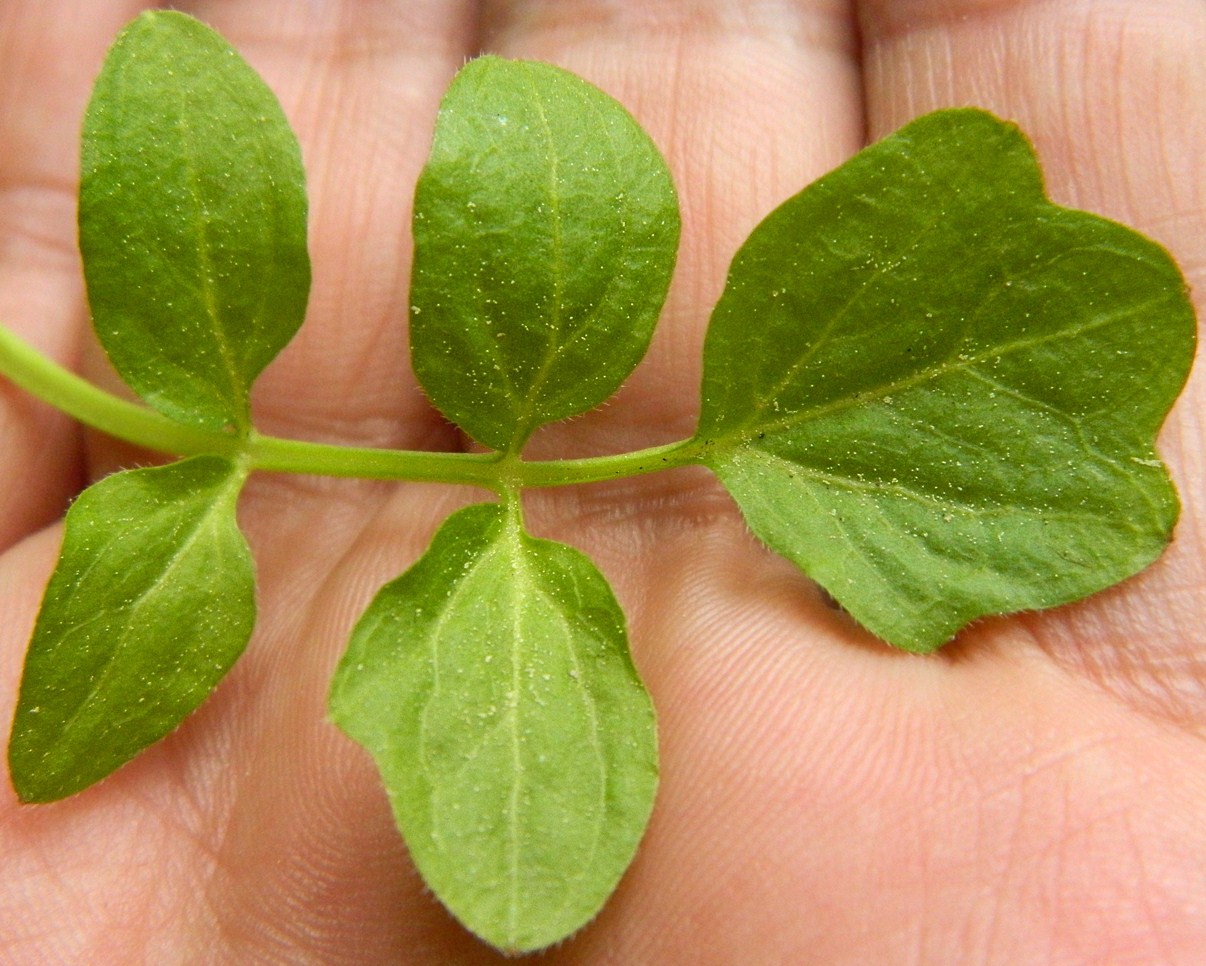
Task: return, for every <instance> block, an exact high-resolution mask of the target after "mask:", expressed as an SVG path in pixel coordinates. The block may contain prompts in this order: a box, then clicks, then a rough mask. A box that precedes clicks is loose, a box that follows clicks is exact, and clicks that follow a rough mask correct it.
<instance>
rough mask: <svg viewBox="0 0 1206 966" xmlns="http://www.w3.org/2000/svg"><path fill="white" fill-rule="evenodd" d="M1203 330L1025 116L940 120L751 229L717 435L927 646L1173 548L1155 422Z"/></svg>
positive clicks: (790, 529) (749, 488)
mask: <svg viewBox="0 0 1206 966" xmlns="http://www.w3.org/2000/svg"><path fill="white" fill-rule="evenodd" d="M986 171H987V172H991V176H990V177H988V178H980V179H977V178H975V177H971V176H969V172H986ZM805 306H808V307H812V308H815V310H816V312H815V315H814V316H812V317H810V316H809V315H808V312H807V310H806V308H805ZM1194 328H1195V322H1194V318H1193V312H1192V309H1191V308H1190V307H1189V305H1188V302H1187V300H1186V297H1185V287H1184V282H1183V280H1182V279H1181V276H1180V273H1179V271H1178V270H1177V269H1176V267H1175V265H1174V264H1173V263H1172V261H1171V260H1170V259H1169V258H1168V256H1167V254H1166V253H1165V252H1164V251H1163V250H1162V249H1160V248H1159V247H1158V246H1157V245H1155V244H1154V243H1152V242H1150V241H1148V240H1147V239H1144V238H1143V237H1142V236H1139V235H1138V234H1136V233H1134V232H1131V231H1130V230H1129V229H1126V228H1124V227H1122V226H1120V225H1117V224H1115V223H1113V222H1109V221H1107V220H1105V219H1102V218H1098V217H1096V216H1093V215H1090V214H1087V213H1085V212H1078V211H1073V210H1070V209H1064V208H1060V207H1058V206H1056V205H1054V204H1053V203H1051V202H1050V201H1049V200H1048V199H1047V198H1046V196H1045V194H1044V192H1043V188H1042V181H1041V174H1040V172H1039V169H1038V166H1037V162H1036V160H1035V158H1034V154H1033V150H1032V149H1031V148H1030V146H1029V144H1028V143H1027V142H1026V141H1025V139H1024V138H1023V137H1022V136H1021V135H1020V134H1019V133H1018V132H1017V130H1016V129H1015V128H1014V127H1012V126H1011V125H1007V124H1004V123H1003V122H1000V121H998V120H997V119H995V118H992V117H991V116H990V115H987V114H984V113H983V112H979V111H966V110H964V111H953V112H940V113H938V114H934V115H927V116H926V117H923V118H921V119H919V120H918V121H915V122H913V124H910V125H908V126H906V128H904V129H902V131H900V132H898V134H897V135H894V136H893V137H891V138H888V139H886V140H885V141H883V142H880V143H879V144H877V145H874V146H872V147H871V148H868V149H866V150H865V151H864V152H862V153H861V154H860V155H858V156H856V158H855V159H852V161H851V162H849V163H848V164H847V165H844V166H843V167H842V168H839V169H838V170H837V171H835V172H833V173H832V174H830V175H828V176H826V177H825V178H823V179H821V181H819V182H817V183H816V184H815V185H813V186H810V187H809V188H808V189H806V190H805V191H804V192H803V193H801V194H800V195H798V196H796V198H794V199H791V200H789V201H788V202H787V203H785V204H784V205H783V206H782V207H781V208H780V209H779V210H778V211H776V212H774V213H772V215H771V216H769V217H768V218H767V219H766V221H764V222H763V224H762V225H761V226H759V228H757V229H755V232H754V234H753V235H751V238H750V240H749V241H748V242H747V244H746V246H744V247H743V249H742V251H741V252H739V254H738V256H737V258H736V259H735V260H734V264H733V269H732V271H731V273H730V279H729V284H728V286H727V287H726V292H725V295H724V296H722V298H721V301H720V303H719V304H718V305H717V309H716V312H715V314H714V316H713V322H712V327H710V329H709V334H708V339H707V342H706V345H705V377H704V390H703V394H704V404H703V411H702V414H701V420H700V429H699V437H698V438H700V439H703V440H712V441H715V445H714V447H713V450H712V452H711V454H710V455H709V456H708V457H707V462H708V463H709V465H710V466H711V467H712V468H713V470H714V471H715V472H717V474H718V475H719V476H720V477H721V479H722V481H723V482H724V483H725V485H726V487H727V488H728V489H729V490H730V492H731V493H732V494H733V495H734V497H735V498H736V499H737V501H738V503H739V504H740V505H741V506H742V510H743V513H744V514H745V516H746V519H747V522H748V523H749V524H750V526H751V529H753V531H754V532H755V534H757V535H758V536H759V538H760V539H762V540H763V541H764V542H765V543H767V544H768V545H769V546H771V547H772V548H773V549H775V550H776V551H777V552H779V553H781V554H783V555H784V556H787V557H788V558H789V559H792V560H794V561H795V562H796V563H797V564H798V565H799V566H801V568H802V569H804V570H805V572H807V573H808V574H809V575H810V576H812V577H813V578H814V579H816V580H818V582H820V583H821V584H822V585H823V586H825V587H826V589H827V590H829V592H830V593H831V594H833V596H834V597H835V598H836V599H837V600H838V601H839V602H840V603H842V604H843V606H845V607H846V609H847V610H849V611H850V612H851V614H852V615H853V616H854V617H855V618H856V619H857V620H858V621H859V622H860V623H862V624H864V626H866V627H868V628H869V629H870V630H872V631H873V632H874V633H876V634H878V635H879V636H881V637H884V638H885V639H887V640H889V641H891V642H892V643H895V644H897V645H898V646H902V647H905V648H907V649H910V650H919V651H927V650H932V649H934V648H935V647H937V646H940V645H941V644H942V643H943V642H944V641H945V640H946V639H948V638H949V637H950V635H951V634H953V633H954V632H955V631H956V630H957V629H958V628H959V627H961V626H963V625H964V624H966V623H967V622H968V621H969V620H972V619H974V618H975V617H978V616H982V615H985V614H992V613H1008V612H1012V611H1016V610H1022V609H1031V608H1036V607H1047V606H1052V605H1054V604H1057V603H1064V602H1067V601H1069V600H1074V599H1077V598H1079V597H1083V596H1086V595H1087V594H1089V593H1092V592H1095V591H1096V590H1100V589H1102V588H1103V587H1105V586H1109V585H1110V584H1112V583H1115V582H1117V581H1118V580H1121V579H1123V578H1125V577H1127V576H1130V575H1131V574H1133V573H1135V572H1137V571H1138V570H1140V569H1142V568H1143V567H1144V566H1146V565H1147V564H1148V563H1150V562H1151V561H1152V560H1153V559H1154V558H1155V557H1156V556H1158V555H1159V553H1160V551H1161V550H1162V549H1163V547H1164V546H1165V544H1166V543H1167V540H1168V538H1169V534H1170V532H1171V529H1172V526H1173V523H1174V522H1175V519H1176V516H1177V500H1176V494H1175V491H1174V490H1173V488H1172V485H1171V482H1170V481H1169V479H1168V476H1167V473H1166V471H1165V470H1164V469H1163V467H1162V465H1161V464H1160V463H1159V459H1158V457H1157V455H1156V453H1155V450H1154V441H1153V438H1154V435H1155V433H1156V431H1157V430H1158V428H1159V426H1160V424H1161V422H1162V421H1163V419H1164V416H1165V415H1166V413H1167V411H1168V409H1169V407H1170V406H1171V404H1172V401H1173V400H1174V399H1175V398H1176V396H1177V394H1178V393H1179V391H1180V388H1181V386H1182V385H1183V383H1184V380H1185V378H1186V376H1187V373H1188V366H1189V363H1190V360H1191V358H1192V353H1193V347H1194ZM751 333H752V338H753V339H754V341H755V345H756V347H757V348H756V349H755V350H754V351H753V352H750V351H748V350H747V352H746V354H745V355H744V356H742V357H741V359H742V362H741V365H734V364H732V363H731V362H730V361H729V360H730V359H731V354H732V352H733V348H734V346H735V345H736V344H737V340H738V339H739V338H741V337H743V336H744V337H745V338H747V339H748V338H750V337H751ZM806 507H807V508H811V509H810V510H806V509H805V508H806ZM986 515H987V516H986ZM994 515H995V518H996V519H997V520H998V522H999V524H1000V525H999V526H989V525H988V524H987V523H986V520H987V517H988V516H994Z"/></svg>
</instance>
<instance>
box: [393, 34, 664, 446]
mask: <svg viewBox="0 0 1206 966" xmlns="http://www.w3.org/2000/svg"><path fill="white" fill-rule="evenodd" d="M678 229H679V218H678V201H677V198H676V196H675V193H674V186H673V184H672V183H671V181H670V175H669V172H668V171H667V170H666V165H665V162H664V161H663V160H662V158H661V155H660V154H659V153H658V151H657V148H656V147H654V145H653V143H652V142H651V141H650V140H649V137H648V135H646V134H645V132H644V131H642V130H641V128H640V127H639V126H638V125H637V123H636V121H634V120H633V119H632V117H631V116H630V115H629V114H628V112H627V111H625V110H624V108H623V107H621V106H620V105H619V104H618V103H616V102H615V101H614V100H612V99H611V98H610V97H608V96H607V95H606V94H604V93H603V92H602V91H600V90H598V89H597V88H595V87H592V86H591V85H590V84H588V83H586V82H585V81H583V80H581V79H580V78H577V77H575V76H574V75H572V74H569V73H567V72H566V71H563V70H560V69H558V68H556V67H552V66H550V65H548V64H540V63H532V62H522V61H518V62H517V61H507V60H501V59H499V58H497V57H483V58H480V59H478V60H475V61H472V62H471V63H470V64H468V65H467V66H466V67H465V68H464V69H463V70H461V72H460V73H459V74H458V75H457V77H456V79H455V80H454V81H453V82H452V86H451V87H450V88H449V89H448V93H447V94H446V95H445V97H444V101H443V103H442V105H441V107H440V114H439V120H438V122H437V124H436V134H435V143H434V145H433V146H432V150H431V157H430V158H429V160H428V162H427V166H426V167H425V168H424V170H423V174H422V176H421V177H420V179H419V184H418V187H417V189H416V193H415V216H414V236H415V260H414V273H413V277H412V281H411V302H412V308H411V346H412V356H413V361H414V367H415V372H416V374H417V375H418V377H419V381H420V382H421V383H422V385H423V388H424V389H425V390H426V392H427V393H428V395H429V396H430V397H431V400H432V402H434V403H435V405H436V406H437V407H439V409H440V410H441V411H442V412H443V413H444V414H445V415H446V416H448V418H449V419H451V420H452V421H453V422H455V423H457V424H458V425H459V426H460V427H461V428H462V429H464V430H465V431H466V432H467V433H469V434H470V435H471V436H473V437H474V438H475V439H476V440H478V441H479V442H482V443H485V444H486V445H487V446H491V447H493V448H495V449H502V450H518V449H519V448H520V446H522V444H523V443H524V441H525V440H526V439H527V438H528V436H529V435H530V434H531V433H532V431H533V430H535V429H536V428H537V427H538V426H540V425H541V424H543V423H547V422H551V421H554V420H558V419H563V418H565V417H567V416H573V415H576V414H578V413H581V412H584V411H586V410H588V409H590V408H592V407H594V406H596V405H598V404H599V403H601V402H603V400H605V399H606V398H607V397H608V396H610V395H611V394H612V393H613V392H614V391H615V390H616V389H617V388H618V387H619V385H620V383H621V382H623V381H624V379H625V378H626V377H627V376H628V374H629V373H630V372H631V371H632V369H633V367H634V366H635V365H636V364H637V362H639V361H640V359H641V356H643V355H644V353H645V350H646V348H647V347H648V345H649V340H650V338H651V336H652V334H653V327H654V325H655V323H656V321H657V316H658V312H659V311H660V310H661V306H662V303H663V301H664V300H665V296H666V289H667V287H668V285H669V283H670V275H671V273H672V271H673V268H674V258H675V250H676V248H677V244H678Z"/></svg>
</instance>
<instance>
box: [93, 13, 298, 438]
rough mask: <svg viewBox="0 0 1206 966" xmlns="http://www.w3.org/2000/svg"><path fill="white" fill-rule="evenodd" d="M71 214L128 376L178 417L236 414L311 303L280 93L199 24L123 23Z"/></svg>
mask: <svg viewBox="0 0 1206 966" xmlns="http://www.w3.org/2000/svg"><path fill="white" fill-rule="evenodd" d="M79 218H80V249H81V251H82V253H83V256H84V274H85V278H86V280H87V284H88V298H89V301H90V303H91V307H92V316H93V323H94V325H95V327H96V332H97V335H98V337H99V338H100V341H101V344H102V345H103V346H104V348H105V351H106V352H107V353H108V354H109V358H110V359H111V360H112V361H113V364H114V365H115V366H116V367H117V370H118V372H120V373H121V375H122V378H124V379H125V380H126V382H128V383H129V384H130V386H132V387H133V388H134V390H135V391H136V392H138V394H139V395H140V396H142V397H143V398H144V399H145V400H146V401H147V402H148V403H150V404H151V405H152V406H154V407H155V408H156V409H158V410H159V411H160V412H162V413H164V414H165V415H167V416H170V417H171V418H173V419H176V420H178V421H181V422H185V423H191V424H194V425H200V426H204V427H207V428H210V429H223V428H225V427H228V426H233V427H235V428H238V429H243V430H245V429H246V428H247V426H248V405H247V396H248V391H249V389H250V387H251V383H252V382H253V381H254V379H255V378H256V376H258V375H259V373H260V372H261V370H263V368H264V367H265V366H266V365H267V364H268V363H269V362H270V361H271V360H272V359H273V358H274V357H275V356H276V354H277V353H278V352H279V351H280V350H281V349H282V348H283V347H284V346H285V344H286V343H288V341H289V340H290V339H291V338H292V337H293V334H294V332H295V331H296V330H297V327H298V326H299V325H300V324H301V321H302V317H303V315H304V314H305V308H306V299H307V295H308V291H309V284H310V267H309V258H308V256H307V254H306V195H305V181H304V174H303V172H302V166H301V155H300V152H299V151H298V147H297V141H296V140H295V138H294V136H293V134H292V132H291V130H290V128H289V124H288V122H287V121H286V120H285V116H284V114H283V113H282V112H281V108H280V105H279V104H278V103H277V101H276V98H275V97H274V96H273V94H272V93H271V91H269V90H268V88H267V87H266V86H265V85H264V82H263V81H262V80H260V78H259V77H258V76H257V75H256V74H255V72H254V71H253V70H252V69H251V68H250V67H249V66H248V65H247V64H246V63H245V62H244V61H243V60H242V59H241V58H240V57H239V56H238V55H237V54H236V53H235V52H234V51H233V50H232V49H231V48H230V47H229V46H228V45H227V44H226V42H225V41H223V40H222V39H221V38H220V37H219V36H218V35H217V34H215V33H214V32H213V31H212V30H210V29H209V28H208V27H205V26H203V25H202V24H200V23H198V22H197V21H196V20H193V19H191V18H189V17H186V16H184V15H182V14H177V13H170V12H151V13H146V14H143V15H142V16H141V17H139V18H138V19H137V20H135V21H134V22H133V23H132V24H131V25H130V26H129V27H127V28H126V29H125V30H124V31H123V32H122V34H121V36H120V37H119V38H118V40H117V42H116V43H115V44H114V46H113V48H112V50H111V51H110V52H109V56H108V58H107V59H106V61H105V65H104V69H103V70H102V71H101V75H100V77H99V79H98V80H97V82H96V86H95V88H94V90H93V94H92V100H91V102H90V104H89V106H88V112H87V115H86V117H85V119H84V134H83V174H82V183H81V187H80V214H79Z"/></svg>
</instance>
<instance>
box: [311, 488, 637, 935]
mask: <svg viewBox="0 0 1206 966" xmlns="http://www.w3.org/2000/svg"><path fill="white" fill-rule="evenodd" d="M330 710H331V715H332V717H333V718H334V720H335V722H336V723H337V724H338V725H339V727H340V728H342V729H343V730H344V731H345V732H347V734H348V735H349V736H351V737H352V738H354V739H355V740H356V741H358V742H359V743H360V744H362V745H364V746H365V747H366V748H367V749H368V750H369V751H370V752H371V753H372V755H373V757H374V759H375V760H376V762H377V766H378V768H379V769H380V770H381V774H382V776H383V778H384V781H385V785H386V788H387V790H388V792H389V796H390V800H391V802H392V804H393V808H394V812H395V815H396V816H397V819H398V823H399V825H400V827H401V829H402V832H403V835H404V837H405V839H406V842H407V845H408V846H409V848H410V852H411V855H412V856H413V858H414V860H415V863H416V865H417V866H418V868H419V871H420V872H421V873H422V874H423V878H424V879H425V880H426V882H427V884H428V885H429V886H430V887H431V888H432V890H433V891H434V892H435V893H436V895H437V896H439V897H440V899H441V900H442V901H443V902H444V903H445V905H447V906H448V908H449V909H450V910H451V911H452V912H453V914H454V915H456V916H457V918H458V919H460V920H461V922H463V923H464V924H465V926H467V927H468V928H469V929H470V930H472V931H473V932H475V933H477V934H478V935H479V936H481V937H482V938H483V939H485V940H486V941H487V942H490V943H491V944H493V945H494V946H496V947H498V948H500V949H504V950H508V951H520V950H531V949H537V948H540V947H542V946H546V945H548V944H550V943H553V942H556V941H557V940H559V939H562V938H564V937H565V936H566V935H568V934H569V933H571V932H573V931H574V930H576V929H577V928H579V927H580V926H582V925H583V924H584V923H585V922H587V921H588V920H589V919H590V918H592V917H593V916H594V915H595V913H596V912H597V911H598V909H599V907H600V906H601V905H602V904H603V902H604V901H605V899H606V898H607V896H608V895H609V894H610V893H611V891H612V889H613V888H614V887H615V884H616V882H617V881H618V880H619V878H620V875H621V874H622V873H623V871H624V869H625V868H626V867H627V865H628V863H629V861H630V860H631V858H632V855H633V852H634V850H635V849H636V845H637V842H638V841H639V839H640V837H641V834H642V832H643V830H644V828H645V824H646V822H647V820H648V816H649V812H650V808H651V806H652V801H653V794H654V789H655V786H656V783H657V749H656V737H655V728H654V716H653V709H652V706H651V704H650V701H649V697H648V695H647V693H646V691H645V689H644V687H643V685H642V684H641V682H640V679H639V678H638V677H637V674H636V670H635V669H634V667H633V664H632V661H631V659H630V657H629V653H628V646H627V638H626V634H625V630H624V622H623V615H622V614H621V612H620V610H619V606H618V605H617V603H616V601H615V598H614V597H613V596H612V593H611V590H610V588H609V587H608V586H607V584H606V582H605V581H604V579H603V577H602V576H601V575H600V574H599V573H598V571H597V570H596V569H595V568H594V566H593V565H592V564H591V563H590V562H589V561H588V560H587V559H586V558H585V557H584V556H582V555H581V554H580V553H578V552H577V551H575V550H573V549H571V548H569V547H566V546H564V545H562V544H557V543H552V542H549V541H544V540H535V539H533V538H531V537H529V536H528V535H527V534H525V533H524V532H523V531H522V529H521V525H520V524H519V523H518V521H517V520H516V519H515V518H514V517H513V516H512V515H511V514H510V513H509V512H508V511H507V510H505V509H504V508H503V507H502V506H499V505H486V504H483V505H477V506H472V507H469V508H467V509H465V510H462V511H460V512H459V513H457V514H455V515H454V516H452V517H451V518H449V520H448V521H446V522H445V524H444V525H443V527H441V529H440V531H439V533H438V534H437V535H436V537H435V540H434V541H433V543H432V546H431V548H430V549H429V550H428V552H427V553H426V555H425V556H424V557H423V558H422V559H421V560H420V561H419V562H418V563H417V564H415V566H414V567H412V568H411V569H410V570H409V571H408V572H407V573H405V574H404V575H403V576H402V577H400V578H399V579H398V580H396V581H394V582H393V583H391V584H388V585H387V586H386V587H385V588H383V589H382V591H381V592H380V593H379V594H378V596H377V598H376V599H375V600H374V601H373V603H372V605H371V606H370V607H369V609H368V610H367V612H366V613H365V615H364V616H363V618H362V619H361V620H360V622H359V624H358V625H357V627H356V629H355V632H354V633H353V636H352V641H351V644H350V646H349V648H348V652H347V654H346V656H345V657H344V659H343V661H342V662H341V663H340V665H339V669H338V671H337V673H336V676H335V681H334V685H333V688H332V691H331V698H330Z"/></svg>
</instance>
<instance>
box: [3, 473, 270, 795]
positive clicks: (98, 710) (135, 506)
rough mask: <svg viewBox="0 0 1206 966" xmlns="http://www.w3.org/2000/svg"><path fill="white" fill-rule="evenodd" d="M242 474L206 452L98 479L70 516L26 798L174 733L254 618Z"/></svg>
mask: <svg viewBox="0 0 1206 966" xmlns="http://www.w3.org/2000/svg"><path fill="white" fill-rule="evenodd" d="M243 478H244V477H243V474H242V472H241V471H239V470H237V469H236V468H235V467H233V466H232V465H231V464H230V462H229V461H227V460H225V459H221V458H219V457H214V456H198V457H194V458H192V459H189V460H184V461H182V462H179V463H173V464H171V465H169V466H163V467H155V468H151V469H140V470H130V471H127V472H124V473H117V474H115V475H113V476H110V477H107V478H105V479H104V480H101V481H100V482H99V483H95V484H93V485H92V486H91V487H89V488H88V489H87V490H85V491H84V492H83V494H81V496H80V497H79V499H77V500H76V501H75V503H74V504H73V505H72V507H71V509H70V511H68V513H67V524H66V534H65V536H64V538H63V547H62V550H61V552H60V556H59V563H58V566H57V567H56V568H55V571H54V574H53V576H52V577H51V579H50V584H49V586H48V587H47V588H46V595H45V597H44V598H43V600H42V609H41V611H40V612H39V614H38V620H37V624H36V626H35V628H34V635H33V642H32V643H31V644H30V647H29V653H28V654H27V656H26V658H25V673H24V676H23V677H22V679H21V694H20V698H19V700H18V704H17V713H16V718H15V720H14V723H13V731H12V737H11V739H10V742H9V750H8V756H9V766H10V770H11V773H12V780H13V785H14V786H15V787H16V789H17V794H18V795H19V796H20V797H21V799H22V800H23V801H27V802H44V801H51V800H54V799H57V798H63V797H64V796H66V795H70V794H72V793H74V792H77V791H80V790H81V789H83V788H86V787H87V786H88V785H90V784H92V783H93V782H95V781H98V780H99V779H101V778H104V777H105V776H106V775H108V774H109V773H110V772H111V771H113V770H114V769H115V768H117V767H118V766H119V765H121V764H123V763H124V762H126V761H128V760H129V759H130V758H132V757H133V756H134V755H136V754H137V753H138V752H139V751H141V750H142V749H143V748H145V747H146V746H147V745H149V744H151V743H152V742H154V741H157V740H158V739H160V738H162V737H163V736H164V735H166V734H167V733H168V732H170V731H171V730H172V729H174V728H175V727H176V726H177V725H178V724H179V723H180V721H181V720H182V719H183V718H184V717H185V716H186V715H187V714H188V713H189V712H191V711H192V710H193V709H194V708H196V707H197V705H199V704H200V703H201V701H202V700H203V699H204V698H205V697H206V695H208V694H209V693H210V691H211V690H213V688H214V686H215V685H216V684H217V683H218V681H219V680H221V678H222V676H223V675H224V674H225V673H226V671H227V669H228V668H229V667H230V665H231V664H232V663H233V662H234V660H235V658H237V657H238V656H239V654H240V653H241V652H242V651H243V648H244V647H245V646H246V644H247V639H248V637H249V636H250V635H251V629H252V625H253V624H254V623H255V588H254V574H253V570H252V563H251V557H250V555H249V553H248V550H247V544H246V542H245V541H244V539H243V535H242V534H241V533H240V532H239V530H238V527H237V525H236V523H235V503H236V500H237V498H238V494H239V490H240V488H241V487H242V482H243Z"/></svg>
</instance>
